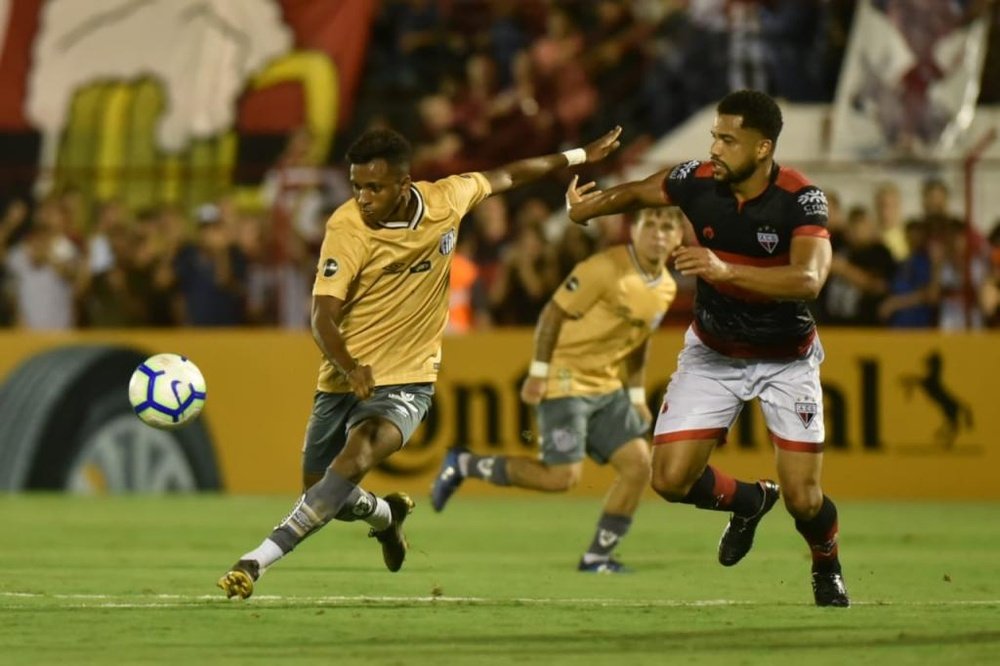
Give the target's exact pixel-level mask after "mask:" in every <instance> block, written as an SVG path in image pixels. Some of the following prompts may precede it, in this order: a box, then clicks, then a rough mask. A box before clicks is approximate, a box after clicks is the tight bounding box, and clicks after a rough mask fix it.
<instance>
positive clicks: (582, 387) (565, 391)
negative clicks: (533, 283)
mask: <svg viewBox="0 0 1000 666" xmlns="http://www.w3.org/2000/svg"><path fill="white" fill-rule="evenodd" d="M676 295H677V283H676V282H674V280H673V278H672V277H670V273H668V272H667V270H666V269H663V270H661V271H660V273H659V274H658V275H648V274H646V273H645V272H644V271H643V270H642V268H640V266H639V263H638V260H637V258H636V256H635V251H634V249H633V248H632V246H631V245H618V246H615V247H612V248H609V249H607V250H605V251H604V252H601V253H599V254H595V255H594V256H592V257H590V258H589V259H586V260H584V261H581V262H580V263H579V264H577V265H576V267H575V268H574V269H573V272H572V273H571V274H570V276H569V278H567V279H566V281H565V282H563V284H562V286H561V287H559V290H558V291H557V292H556V293H555V295H554V296H553V297H552V300H553V301H554V302H555V303H556V305H558V306H559V307H560V308H562V309H563V310H564V311H565V312H566V313H567V314H568V315H569V316H570V317H573V319H568V320H565V321H564V322H563V326H562V330H561V331H560V332H559V339H558V340H557V341H556V348H555V350H554V351H553V354H552V359H551V361H550V364H549V384H548V390H547V392H546V396H545V397H546V398H561V397H566V396H579V395H601V394H604V393H610V392H612V391H615V390H617V389H620V388H621V387H622V378H623V369H624V361H625V358H626V357H627V356H628V355H629V354H630V353H631V352H632V351H633V350H635V349H636V347H638V346H639V345H641V344H642V343H643V342H645V341H646V339H647V338H648V337H649V336H650V334H651V333H652V332H653V331H654V330H656V328H657V327H659V325H660V321H661V320H662V319H663V315H665V314H666V312H667V308H669V307H670V304H671V303H672V302H673V300H674V296H676Z"/></svg>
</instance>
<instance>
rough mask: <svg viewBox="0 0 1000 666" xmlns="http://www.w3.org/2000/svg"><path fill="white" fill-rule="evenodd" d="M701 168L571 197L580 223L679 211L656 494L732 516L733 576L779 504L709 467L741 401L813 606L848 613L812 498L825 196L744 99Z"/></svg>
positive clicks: (819, 406) (830, 540)
mask: <svg viewBox="0 0 1000 666" xmlns="http://www.w3.org/2000/svg"><path fill="white" fill-rule="evenodd" d="M716 112H717V113H716V117H715V123H714V125H713V127H712V143H711V148H710V151H709V155H710V160H709V161H707V162H701V161H697V160H695V161H690V162H685V163H683V164H679V165H677V166H675V167H673V168H670V169H665V170H663V171H660V172H658V173H655V174H653V175H652V176H649V177H648V178H645V179H644V180H639V181H634V182H628V183H624V184H621V185H618V186H616V187H612V188H609V189H608V190H606V191H604V192H601V193H598V194H595V193H592V192H591V193H588V194H585V195H583V194H581V193H578V192H573V191H570V192H569V193H568V198H567V204H568V205H569V209H570V212H569V214H570V217H571V218H572V219H573V220H574V221H577V222H582V221H584V220H588V219H590V218H592V217H597V216H599V215H608V214H611V213H618V212H624V211H628V210H636V209H639V208H644V207H647V206H662V205H666V204H674V205H677V206H680V208H681V210H683V211H684V213H685V214H686V215H687V218H688V219H689V220H690V222H691V226H692V228H691V229H690V231H691V232H692V233H693V235H694V238H696V239H697V244H696V245H694V246H690V247H681V248H679V249H678V250H677V251H675V252H674V262H675V264H674V265H675V268H676V269H678V270H679V271H680V272H681V273H682V274H683V275H694V276H696V277H697V278H698V284H697V295H696V304H695V320H694V323H693V324H692V326H691V327H690V328H689V329H688V332H687V334H686V335H685V338H684V348H683V350H682V351H681V353H680V356H679V358H678V364H677V371H676V372H675V373H674V375H673V377H672V378H671V381H670V385H669V387H668V389H667V393H666V396H665V397H664V401H663V407H662V409H661V411H660V415H659V416H658V417H657V421H656V426H655V428H654V435H653V444H654V447H653V448H654V451H653V488H654V489H655V490H656V491H657V492H658V493H659V494H660V495H661V496H663V497H664V498H665V499H666V500H667V501H670V502H682V503H685V504H693V505H695V506H697V507H699V508H703V509H712V510H716V511H729V512H731V513H732V516H731V518H730V521H729V525H728V526H727V528H726V530H725V532H724V533H723V535H722V540H721V541H720V543H719V561H720V562H721V563H722V564H723V565H726V566H731V565H733V564H736V563H737V562H739V561H740V560H741V559H742V558H743V557H744V556H745V555H746V554H747V553H748V552H749V550H750V547H751V546H752V544H753V537H754V532H755V530H756V528H757V524H758V523H759V522H760V520H761V518H763V517H764V515H765V514H766V513H767V512H768V511H770V509H771V507H772V506H773V505H774V503H775V502H776V501H777V500H778V496H779V490H778V485H776V484H775V483H774V482H772V481H769V480H762V481H759V482H757V483H747V482H743V481H737V480H736V479H734V478H732V477H730V476H728V475H726V474H724V473H723V472H722V471H721V470H719V469H717V468H715V467H713V466H710V465H709V464H708V460H709V456H710V455H711V453H712V450H713V449H714V448H715V446H716V444H717V443H719V442H721V441H723V439H724V438H725V436H726V432H727V431H728V429H729V427H730V426H732V424H733V422H734V421H735V420H736V417H737V416H738V415H739V413H740V410H741V409H742V407H743V403H744V402H745V401H749V400H752V399H753V398H757V399H759V400H760V402H761V406H762V408H763V412H764V417H765V419H766V421H767V426H768V429H769V430H770V433H771V440H772V442H773V443H774V445H775V449H776V451H775V454H776V455H775V457H776V465H777V471H778V479H779V481H780V483H781V489H782V491H783V492H784V496H785V507H786V508H787V509H788V512H789V513H791V515H792V516H793V517H794V518H795V526H796V528H797V529H798V531H799V532H800V533H801V534H802V536H803V537H804V538H805V540H806V542H807V543H808V544H809V547H810V549H811V551H812V584H813V592H814V597H815V602H816V604H817V605H819V606H848V605H849V604H850V601H849V599H848V596H847V591H846V589H845V587H844V581H843V577H842V574H841V566H840V561H839V558H838V547H837V540H838V524H837V509H836V507H835V506H834V504H833V502H832V501H831V500H830V499H829V498H828V497H827V496H826V495H824V494H823V491H822V489H821V488H820V472H821V470H822V464H823V453H822V451H823V439H824V428H823V395H822V388H821V386H820V379H819V365H820V363H821V362H822V361H823V347H822V345H821V344H820V341H819V338H818V337H817V335H816V324H815V322H814V321H813V318H812V316H811V315H810V313H809V310H808V309H807V308H806V304H805V302H806V301H807V300H811V299H814V298H816V295H817V294H818V293H819V290H820V288H821V287H822V286H823V283H824V282H825V280H826V277H827V274H828V273H829V270H830V257H831V251H830V241H829V233H828V232H827V228H826V222H827V205H826V198H825V197H824V195H823V192H822V190H820V189H819V188H817V187H815V186H814V185H812V184H810V183H809V181H808V180H806V179H805V177H803V176H802V175H801V174H800V173H798V172H796V171H793V170H792V169H788V168H786V167H782V166H778V165H777V164H776V163H775V161H774V149H775V144H776V143H777V140H778V135H779V134H780V132H781V126H782V118H781V110H780V109H779V108H778V105H777V104H776V103H775V102H774V100H773V99H771V98H770V97H769V96H767V95H766V94H764V93H761V92H757V91H752V90H742V91H737V92H733V93H730V94H729V95H727V96H726V97H724V98H723V99H722V100H721V101H720V102H719V104H718V107H717V108H716Z"/></svg>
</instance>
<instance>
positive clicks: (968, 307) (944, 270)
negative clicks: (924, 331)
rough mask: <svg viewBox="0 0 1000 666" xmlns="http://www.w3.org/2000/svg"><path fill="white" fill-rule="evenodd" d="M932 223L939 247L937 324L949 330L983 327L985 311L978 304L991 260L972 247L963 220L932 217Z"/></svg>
mask: <svg viewBox="0 0 1000 666" xmlns="http://www.w3.org/2000/svg"><path fill="white" fill-rule="evenodd" d="M931 224H932V227H931V229H932V230H934V229H936V230H937V234H936V240H937V242H938V243H939V248H940V262H939V270H938V283H939V284H940V286H941V305H940V310H939V315H938V325H939V327H940V328H941V329H943V330H946V331H960V330H964V329H966V328H981V327H982V325H983V313H982V311H981V309H980V308H979V307H977V304H978V299H979V292H980V289H981V287H982V285H983V283H984V282H985V281H986V279H987V276H988V275H989V265H988V259H987V257H986V256H985V254H984V253H983V252H982V251H979V250H975V249H971V248H969V243H968V234H967V232H966V227H965V223H964V222H962V221H961V220H955V219H950V220H936V221H935V220H933V219H932V222H931ZM932 233H933V231H932ZM967 249H969V252H968V254H967ZM966 261H968V263H969V265H968V268H966ZM967 277H968V280H966V278H967Z"/></svg>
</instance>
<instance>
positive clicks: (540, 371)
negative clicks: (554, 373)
mask: <svg viewBox="0 0 1000 666" xmlns="http://www.w3.org/2000/svg"><path fill="white" fill-rule="evenodd" d="M528 376H529V377H539V378H542V377H548V376H549V364H548V363H546V362H544V361H532V362H531V365H530V366H529V367H528Z"/></svg>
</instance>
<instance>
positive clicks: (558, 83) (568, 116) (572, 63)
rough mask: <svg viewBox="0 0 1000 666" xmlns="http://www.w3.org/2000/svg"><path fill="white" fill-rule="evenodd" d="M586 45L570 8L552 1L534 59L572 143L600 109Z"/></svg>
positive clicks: (542, 85) (534, 46) (534, 48)
mask: <svg viewBox="0 0 1000 666" xmlns="http://www.w3.org/2000/svg"><path fill="white" fill-rule="evenodd" d="M584 46H585V38H584V35H583V32H582V31H581V30H580V28H579V26H577V24H576V21H575V20H574V18H573V16H572V15H571V14H570V12H569V10H568V9H566V8H563V7H560V6H558V5H550V6H549V11H548V16H547V17H546V20H545V34H544V35H542V36H541V37H539V38H538V39H537V40H535V42H534V44H532V46H531V62H532V65H533V68H534V72H535V75H536V77H537V79H538V82H539V86H540V89H541V90H543V91H545V94H547V95H549V96H550V97H551V100H552V103H551V108H552V109H553V110H554V112H555V117H556V120H557V121H558V122H559V126H560V129H561V133H562V136H563V139H564V140H565V141H566V142H567V143H569V144H575V143H578V142H579V140H580V129H581V128H582V126H583V124H584V123H585V122H586V121H587V120H588V119H589V118H590V117H591V116H592V115H593V114H594V112H595V111H596V110H597V91H596V90H595V89H594V86H593V84H592V83H591V82H590V80H589V78H588V76H587V71H586V69H585V68H584V65H583V62H582V56H583V55H584Z"/></svg>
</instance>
